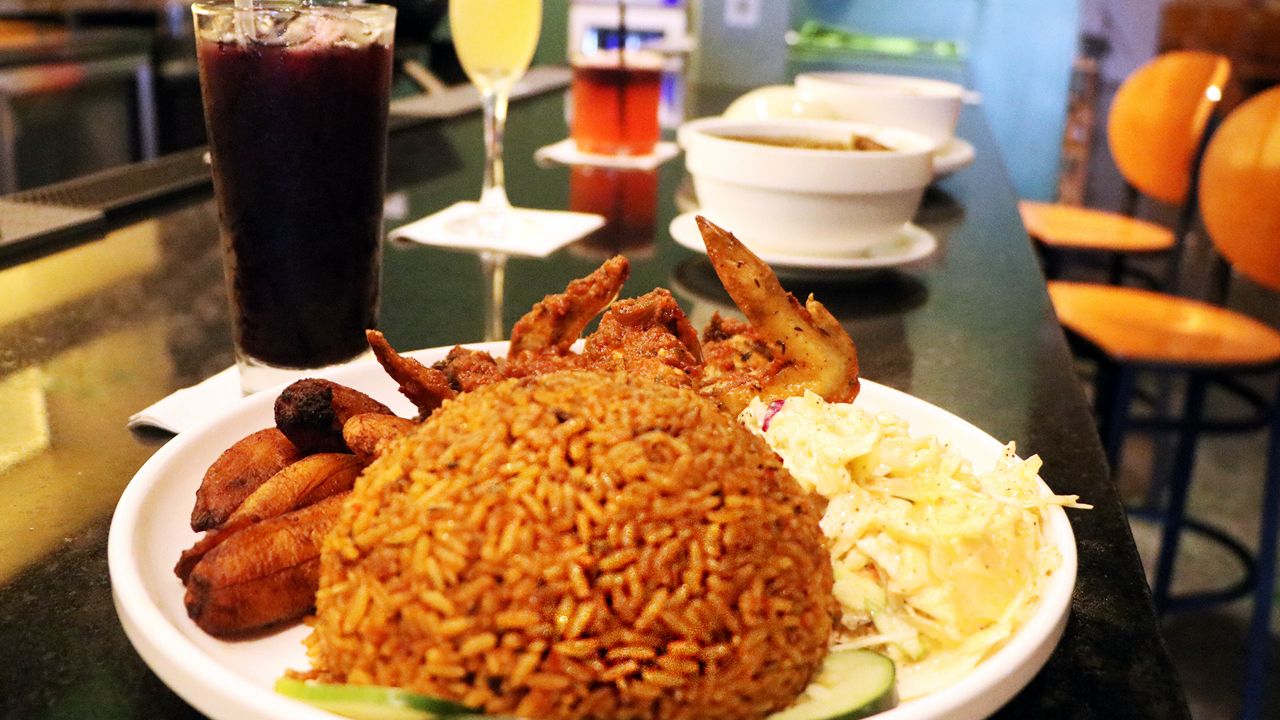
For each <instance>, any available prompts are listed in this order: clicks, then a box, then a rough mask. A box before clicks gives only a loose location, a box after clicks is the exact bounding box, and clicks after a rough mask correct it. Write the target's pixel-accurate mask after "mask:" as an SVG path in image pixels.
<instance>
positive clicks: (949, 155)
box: [933, 137, 978, 180]
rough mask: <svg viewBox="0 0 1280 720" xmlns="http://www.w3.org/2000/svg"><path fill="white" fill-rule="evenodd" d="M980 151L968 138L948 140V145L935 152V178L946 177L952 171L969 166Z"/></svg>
mask: <svg viewBox="0 0 1280 720" xmlns="http://www.w3.org/2000/svg"><path fill="white" fill-rule="evenodd" d="M977 154H978V152H977V151H976V150H974V148H973V145H972V144H970V143H969V141H968V140H963V139H961V138H958V137H953V138H951V139H950V140H948V141H947V144H946V145H943V146H942V147H940V148H938V149H937V150H936V151H934V153H933V177H934V179H935V180H936V179H938V178H944V177H946V176H948V175H950V174H951V173H953V172H955V171H957V170H959V169H961V168H964V167H967V166H968V165H969V163H971V162H973V159H974V158H975V157H976V156H977Z"/></svg>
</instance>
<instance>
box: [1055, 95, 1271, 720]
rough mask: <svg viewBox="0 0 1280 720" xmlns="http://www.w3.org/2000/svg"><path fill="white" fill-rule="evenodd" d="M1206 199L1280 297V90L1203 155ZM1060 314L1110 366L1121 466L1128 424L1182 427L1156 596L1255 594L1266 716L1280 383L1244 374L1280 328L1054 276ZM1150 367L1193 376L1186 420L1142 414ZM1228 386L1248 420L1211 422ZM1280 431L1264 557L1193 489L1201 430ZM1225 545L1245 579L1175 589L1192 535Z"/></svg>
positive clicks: (1112, 426) (1252, 648)
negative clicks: (1220, 524)
mask: <svg viewBox="0 0 1280 720" xmlns="http://www.w3.org/2000/svg"><path fill="white" fill-rule="evenodd" d="M1198 195H1199V203H1200V210H1201V214H1202V216H1203V219H1204V223H1205V226H1206V228H1207V230H1208V232H1209V235H1210V237H1211V239H1212V241H1213V243H1214V246H1215V247H1216V248H1217V250H1218V251H1219V252H1220V253H1221V254H1222V255H1223V257H1224V258H1225V259H1226V260H1227V261H1228V262H1229V263H1231V265H1232V266H1233V267H1234V269H1235V270H1236V271H1237V272H1239V273H1240V274H1241V275H1243V276H1245V277H1248V278H1249V279H1251V280H1253V281H1254V282H1256V283H1258V284H1259V285H1261V286H1262V287H1263V288H1265V289H1267V290H1270V291H1273V292H1276V293H1280V203H1278V202H1276V198H1277V197H1280V88H1276V89H1273V90H1270V91H1267V92H1265V93H1262V94H1260V95H1257V96H1255V97H1253V98H1251V99H1250V100H1248V101H1247V102H1245V103H1244V104H1242V105H1241V106H1239V107H1238V108H1237V109H1236V110H1235V111H1234V112H1232V113H1231V115H1230V116H1229V117H1228V118H1227V119H1226V120H1225V121H1224V122H1223V124H1222V126H1221V127H1220V128H1219V129H1218V131H1217V132H1216V133H1215V134H1214V136H1213V139H1212V140H1211V141H1210V143H1209V145H1208V148H1207V149H1206V151H1205V154H1204V160H1203V163H1202V166H1201V175H1200V181H1199V193H1198ZM1049 292H1050V295H1051V297H1052V298H1053V305H1054V309H1055V310H1056V311H1057V312H1058V317H1059V320H1060V321H1061V322H1062V324H1063V326H1064V327H1065V328H1066V329H1067V331H1068V334H1069V335H1070V336H1071V337H1072V339H1073V340H1074V341H1076V342H1077V344H1078V345H1079V346H1080V347H1081V348H1082V349H1084V350H1085V351H1086V352H1087V353H1089V354H1091V355H1093V356H1094V357H1095V358H1096V359H1097V360H1098V361H1099V376H1098V378H1099V379H1098V382H1097V384H1096V387H1095V396H1096V398H1097V401H1098V406H1099V418H1100V425H1101V431H1102V435H1103V441H1104V445H1105V446H1106V450H1107V455H1108V457H1109V459H1110V460H1111V461H1112V466H1113V467H1114V466H1115V463H1116V461H1117V460H1118V459H1119V457H1120V451H1121V448H1122V444H1123V439H1124V435H1125V432H1126V430H1128V429H1130V428H1131V427H1132V428H1139V427H1146V428H1155V429H1165V430H1174V431H1176V433H1177V437H1178V440H1177V448H1176V451H1175V459H1174V465H1173V472H1172V477H1170V478H1169V490H1168V498H1167V500H1166V501H1165V503H1164V507H1163V509H1162V511H1161V512H1160V513H1158V517H1159V519H1160V520H1161V521H1162V523H1163V525H1162V529H1161V543H1160V552H1159V556H1158V558H1157V560H1156V571H1155V579H1154V581H1153V583H1152V594H1153V596H1154V599H1155V603H1156V606H1157V608H1158V609H1159V610H1161V611H1164V610H1176V609H1186V608H1194V607H1200V606H1204V605H1206V604H1210V603H1218V602H1223V601H1226V600H1232V599H1235V598H1238V597H1242V596H1244V595H1247V594H1249V593H1250V592H1252V594H1253V601H1254V607H1253V618H1252V621H1251V625H1250V629H1249V638H1248V652H1247V655H1246V673H1245V688H1244V713H1243V717H1244V718H1245V719H1246V720H1255V719H1257V718H1260V716H1261V712H1262V699H1263V690H1264V687H1265V678H1266V650H1267V644H1268V643H1269V642H1270V619H1271V606H1272V601H1273V588H1274V587H1275V582H1276V541H1277V535H1278V534H1280V532H1278V531H1280V389H1278V390H1277V394H1276V398H1275V400H1274V401H1270V402H1268V399H1267V398H1266V397H1265V396H1264V395H1263V394H1262V393H1260V392H1258V391H1257V390H1256V388H1255V386H1254V385H1251V384H1249V383H1247V382H1244V381H1242V378H1244V376H1247V375H1250V374H1258V373H1269V374H1272V375H1274V374H1275V371H1276V369H1278V368H1280V330H1277V329H1276V328H1274V327H1271V326H1269V325H1267V324H1265V323H1262V322H1259V321H1258V320H1256V319H1253V318H1251V317H1248V316H1246V315H1243V314H1241V313H1238V312H1235V311H1232V310H1228V309H1225V308H1222V307H1218V306H1216V305H1211V304H1208V303H1203V302H1200V301H1197V300H1192V299H1188V298H1182V297H1177V296H1173V295H1166V294H1161V293H1156V292H1152V291H1148V290H1143V289H1138V288H1125V287H1116V286H1106V285H1089V284H1083V283H1069V282H1052V283H1050V287H1049ZM1139 372H1159V373H1166V374H1167V373H1176V374H1178V375H1182V376H1185V377H1186V378H1187V385H1186V387H1187V390H1186V397H1185V401H1184V407H1183V409H1182V412H1181V414H1180V415H1179V416H1178V417H1176V418H1154V419H1146V420H1141V421H1139V420H1133V419H1131V418H1130V401H1131V398H1132V397H1133V395H1134V386H1135V383H1136V378H1137V375H1138V373H1139ZM1210 386H1213V387H1219V388H1222V389H1225V390H1228V391H1230V392H1232V393H1233V394H1234V395H1235V396H1236V397H1238V398H1239V399H1242V400H1244V401H1246V403H1247V404H1248V405H1249V406H1250V407H1251V409H1252V410H1253V412H1252V413H1251V414H1250V416H1248V417H1244V418H1232V419H1230V420H1223V419H1221V418H1213V417H1208V416H1207V414H1206V412H1205V400H1206V395H1207V392H1208V390H1209V388H1210ZM1262 427H1269V428H1270V434H1269V441H1268V450H1267V461H1266V470H1265V478H1264V483H1263V485H1264V489H1263V501H1262V521H1261V529H1260V533H1259V545H1258V551H1257V553H1256V554H1252V553H1250V552H1249V551H1248V550H1247V549H1246V548H1245V547H1244V546H1243V545H1242V544H1241V543H1239V542H1238V541H1236V540H1235V539H1234V538H1232V537H1230V536H1229V535H1227V534H1226V533H1224V532H1222V531H1221V530H1219V529H1217V528H1215V527H1213V526H1212V525H1210V524H1208V523H1205V522H1202V521H1199V520H1195V519H1193V518H1190V517H1188V516H1187V514H1186V499H1187V491H1188V488H1189V486H1190V482H1191V475H1192V468H1193V467H1194V464H1195V453H1196V444H1197V440H1198V438H1199V436H1200V435H1201V434H1204V433H1208V432H1224V431H1246V430H1257V429H1259V428H1262ZM1184 529H1186V530H1190V531H1194V532H1197V533H1199V534H1201V535H1202V536H1205V537H1207V538H1208V539H1210V540H1213V541H1216V542H1218V543H1220V544H1222V545H1223V546H1224V547H1226V548H1227V549H1228V550H1229V551H1231V552H1232V553H1233V554H1235V555H1236V556H1237V557H1238V558H1239V559H1240V560H1241V561H1242V562H1243V564H1244V567H1245V573H1244V579H1243V580H1241V581H1240V582H1238V583H1236V584H1234V585H1233V586H1231V587H1229V588H1225V589H1222V590H1217V591H1212V592H1207V593H1198V594H1196V595H1183V596H1176V597H1175V596H1171V594H1170V586H1171V584H1172V580H1173V569H1174V559H1175V557H1176V555H1177V548H1178V541H1179V538H1180V535H1181V532H1182V530H1184Z"/></svg>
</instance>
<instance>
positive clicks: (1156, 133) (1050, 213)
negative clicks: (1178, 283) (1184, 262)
mask: <svg viewBox="0 0 1280 720" xmlns="http://www.w3.org/2000/svg"><path fill="white" fill-rule="evenodd" d="M1230 76H1231V63H1230V61H1228V60H1227V58H1225V57H1223V56H1221V55H1215V54H1213V53H1206V52H1192V51H1179V52H1171V53H1166V54H1164V55H1160V56H1158V57H1156V58H1155V59H1154V60H1152V61H1151V62H1149V63H1147V64H1146V65H1144V66H1142V67H1141V68H1139V69H1138V70H1136V71H1134V73H1133V74H1132V75H1130V76H1129V77H1128V78H1126V79H1125V81H1124V83H1123V84H1122V85H1121V86H1120V89H1119V90H1117V91H1116V95H1115V98H1114V99H1113V100H1112V103H1111V110H1110V111H1109V113H1108V115H1107V142H1108V145H1109V147H1110V148H1111V155H1112V158H1113V159H1114V160H1115V163H1116V167H1117V169H1118V170H1119V171H1120V174H1121V175H1122V176H1123V177H1124V179H1125V182H1126V184H1127V185H1128V188H1129V202H1128V207H1127V209H1126V212H1125V213H1123V214H1122V213H1113V212H1107V211H1103V210H1095V209H1090V208H1085V207H1079V206H1074V205H1065V204H1062V203H1042V202H1033V201H1029V200H1024V201H1023V202H1021V203H1020V204H1019V211H1020V212H1021V214H1022V222H1023V224H1024V225H1025V226H1026V228H1027V233H1028V234H1029V235H1030V236H1031V238H1032V239H1033V240H1035V241H1036V242H1037V243H1039V244H1040V246H1041V248H1042V249H1043V250H1044V251H1045V260H1046V271H1047V273H1048V274H1049V275H1050V277H1054V276H1057V275H1058V274H1059V273H1058V268H1057V262H1058V258H1059V256H1060V255H1061V253H1062V252H1063V251H1089V252H1095V253H1108V254H1110V256H1111V259H1112V264H1111V272H1110V281H1111V282H1112V283H1119V282H1120V281H1121V280H1122V279H1123V275H1124V273H1125V266H1124V263H1123V261H1124V257H1125V255H1126V254H1152V253H1163V252H1167V251H1169V250H1171V249H1173V248H1174V247H1176V246H1177V245H1178V240H1179V239H1180V238H1181V237H1182V235H1184V234H1185V232H1186V230H1187V226H1188V225H1189V223H1190V220H1191V217H1192V216H1193V213H1194V203H1191V202H1188V198H1187V195H1188V191H1189V189H1190V187H1191V180H1192V170H1193V168H1194V166H1195V160H1196V154H1197V152H1198V151H1199V148H1200V144H1201V140H1202V139H1203V137H1204V132H1205V128H1206V127H1208V124H1209V120H1210V117H1211V116H1212V114H1213V110H1214V108H1215V106H1216V105H1217V102H1218V100H1219V99H1220V98H1221V97H1222V89H1223V87H1224V86H1225V85H1226V83H1227V80H1228V79H1229V78H1230ZM1140 195H1142V196H1146V197H1149V198H1152V199H1155V200H1159V201H1161V202H1164V203H1168V204H1171V205H1181V206H1182V208H1183V209H1182V213H1181V215H1180V218H1179V221H1178V225H1177V227H1176V228H1174V229H1170V228H1167V227H1164V226H1162V225H1160V224H1157V223H1153V222H1148V221H1145V220H1140V219H1137V218H1134V217H1131V216H1132V215H1133V213H1134V211H1135V210H1136V208H1137V201H1138V198H1139V196H1140ZM1175 272H1176V268H1171V270H1170V275H1172V274H1174V273H1175ZM1151 282H1154V281H1151Z"/></svg>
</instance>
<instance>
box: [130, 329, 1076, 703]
mask: <svg viewBox="0 0 1280 720" xmlns="http://www.w3.org/2000/svg"><path fill="white" fill-rule="evenodd" d="M452 347H453V346H441V347H437V348H428V349H424V350H418V351H414V352H411V353H407V354H408V355H410V356H412V357H416V358H418V359H419V360H424V361H431V360H435V359H438V358H440V357H443V356H444V354H445V353H446V352H448V350H449V349H451V348H452ZM465 347H471V348H475V349H480V350H486V351H489V352H492V353H495V354H500V353H502V352H504V351H505V349H506V342H505V341H500V342H494V343H473V344H468V345H465ZM376 367H377V365H376V363H375V362H374V361H373V360H365V361H360V362H357V363H353V364H351V365H348V366H344V367H342V368H339V369H337V370H333V371H331V372H326V373H322V375H323V376H325V377H328V378H331V379H334V380H335V381H338V382H344V381H349V380H350V379H355V380H356V381H357V383H358V382H359V381H360V379H361V378H362V377H363V376H365V375H368V374H370V372H371V371H372V369H373V368H376ZM375 376H376V375H375ZM388 382H390V381H389V379H388ZM283 387H284V385H281V386H280V387H278V388H274V389H270V390H265V391H263V392H260V393H256V394H254V395H251V396H249V397H246V398H244V399H243V400H241V401H240V402H239V403H238V404H236V405H235V406H234V408H232V409H231V410H228V411H226V412H224V413H220V414H218V415H216V416H213V417H210V418H208V419H206V420H205V421H204V422H202V423H200V424H199V425H198V426H196V427H194V428H193V429H191V430H188V431H186V432H183V433H180V434H179V435H177V436H176V437H174V438H173V439H172V440H170V441H169V442H168V443H167V444H165V446H164V447H162V448H160V450H158V451H157V452H156V453H155V454H154V455H152V456H151V458H149V459H148V460H147V462H146V463H144V464H143V465H142V467H141V468H139V470H138V472H137V473H136V474H135V475H134V477H133V478H132V479H131V480H130V482H129V484H128V486H127V487H126V488H125V490H124V492H123V493H122V494H121V497H120V501H119V502H118V504H117V505H116V509H115V513H114V514H113V516H112V520H111V529H110V532H109V536H108V540H107V560H108V570H109V574H110V579H111V588H112V598H113V600H114V602H115V605H116V612H117V615H118V616H119V619H120V622H121V625H122V626H123V627H124V629H125V633H126V635H127V636H128V638H129V640H130V642H131V643H132V644H133V645H134V648H135V649H136V650H137V651H138V654H139V655H141V656H142V657H143V659H144V661H146V663H147V665H148V666H149V667H150V668H151V669H152V671H153V672H155V673H156V674H157V675H158V676H159V677H160V678H161V680H163V681H164V682H165V684H166V685H168V686H169V687H170V688H171V689H172V690H173V691H174V692H176V693H177V694H178V695H179V696H181V697H182V698H183V699H184V700H186V701H187V702H188V703H190V704H191V705H192V706H194V707H195V708H196V709H197V710H200V711H201V712H204V713H205V714H207V715H209V716H210V717H214V718H222V719H225V720H232V719H233V718H234V719H235V720H240V719H242V718H243V719H245V720H249V719H251V718H262V719H263V720H268V719H276V718H298V719H300V720H332V719H333V718H336V717H337V716H335V715H332V714H330V713H327V712H325V711H322V710H319V709H317V708H313V707H310V706H308V705H305V704H303V703H300V702H298V701H294V700H291V699H289V698H286V697H284V696H281V695H278V694H276V693H275V692H273V691H271V690H270V689H268V688H266V687H263V686H262V685H258V684H254V683H253V682H251V681H249V680H248V679H246V678H245V677H243V676H242V675H239V674H237V673H235V672H232V671H231V670H230V669H229V668H228V667H226V666H224V665H222V664H220V662H219V661H218V660H217V659H215V658H214V657H212V656H211V655H210V654H209V653H208V652H206V651H205V650H204V649H203V648H201V647H199V646H198V645H197V644H196V643H195V642H194V641H192V640H191V639H190V638H188V637H187V636H186V635H184V634H183V632H182V631H181V630H180V629H179V628H178V627H177V626H176V625H174V623H173V622H172V621H171V620H170V618H169V617H167V616H166V615H165V613H164V612H163V611H162V609H161V608H160V604H159V601H158V593H157V592H156V588H153V587H151V586H150V585H149V584H148V583H147V582H146V580H145V577H144V575H145V574H144V572H143V567H142V563H141V559H142V557H143V555H144V554H143V553H139V552H134V548H135V546H136V545H137V543H138V542H140V538H139V537H138V534H137V531H138V529H139V521H140V520H141V519H142V517H143V513H144V510H145V509H146V502H147V500H148V499H149V498H150V497H151V496H152V494H153V493H156V492H158V491H159V490H160V489H161V488H163V487H164V486H165V483H166V481H168V482H178V481H173V480H171V479H170V478H171V476H169V475H166V474H165V472H164V471H165V470H166V469H167V466H168V465H170V464H173V463H175V462H178V458H180V457H182V456H183V455H186V454H190V453H196V452H199V453H203V454H208V453H209V452H210V450H209V449H208V448H207V447H204V446H203V445H202V444H205V443H206V441H208V440H209V439H210V437H209V436H211V435H217V434H219V431H220V430H221V431H222V432H221V434H223V435H226V434H232V435H235V437H236V438H237V439H238V438H239V437H242V436H243V435H244V434H247V433H246V432H244V431H242V430H240V429H239V428H235V429H234V430H231V429H229V428H228V427H227V425H228V424H229V423H232V422H234V421H236V420H238V419H243V418H241V417H240V416H245V415H252V414H254V413H255V412H263V411H266V410H267V409H268V408H269V406H270V405H271V404H273V402H274V397H275V396H276V395H277V394H278V391H279V390H280V389H282V388H283ZM388 387H390V388H391V389H392V391H393V392H394V385H389V386H388ZM862 388H863V390H862V393H860V394H859V401H863V402H866V404H869V405H871V406H872V407H873V408H874V407H876V406H891V408H892V409H890V411H891V412H895V413H896V414H901V415H903V416H904V417H905V418H906V419H907V420H908V422H909V423H910V425H911V427H912V431H913V433H924V434H937V431H936V430H935V429H933V428H943V429H944V432H945V434H946V435H947V439H948V440H950V441H952V444H954V445H956V446H959V447H961V448H969V449H975V450H976V451H978V452H979V453H981V454H983V455H987V454H993V455H994V453H996V452H997V451H998V450H999V449H1000V448H1003V447H1004V444H1003V443H1001V442H1000V441H998V440H997V439H995V438H994V437H992V436H991V435H989V434H988V433H986V432H985V431H983V430H982V429H981V428H978V427H977V426H975V425H973V424H972V423H970V422H968V421H967V420H964V419H963V418H960V417H959V416H957V415H954V414H952V413H950V412H948V411H946V410H944V409H942V408H940V407H938V406H936V405H933V404H931V403H929V402H927V401H925V400H922V399H920V398H917V397H915V396H913V395H910V394H908V393H905V392H902V391H900V390H895V389H893V388H890V387H888V386H885V385H881V384H879V383H876V382H873V381H870V380H866V379H863V380H862ZM393 409H396V408H394V407H393ZM904 409H905V410H906V412H903V410H904ZM236 433H239V434H236ZM224 448H225V446H219V447H217V448H216V452H215V457H216V453H220V452H221V451H222V449H224ZM189 481H190V480H189V479H188V482H189ZM1040 484H1041V489H1042V491H1043V492H1045V493H1049V492H1050V490H1049V488H1048V486H1047V485H1045V483H1044V481H1043V480H1040ZM1043 532H1044V533H1045V536H1046V537H1047V538H1048V539H1049V540H1050V541H1051V542H1052V543H1053V544H1054V546H1055V547H1057V548H1058V550H1059V552H1060V554H1061V564H1060V566H1059V567H1058V568H1057V569H1056V570H1055V571H1054V572H1053V574H1052V575H1051V576H1050V578H1049V581H1048V582H1047V583H1046V584H1045V587H1044V591H1043V593H1042V596H1041V598H1040V603H1039V605H1038V607H1036V609H1035V611H1034V612H1033V613H1032V615H1031V616H1030V617H1029V618H1028V619H1027V620H1026V622H1025V623H1023V625H1022V627H1020V628H1018V630H1017V631H1016V632H1015V633H1014V634H1013V636H1011V637H1010V638H1009V640H1008V641H1007V642H1006V643H1005V644H1004V645H1003V646H1001V647H1000V649H999V650H997V651H996V652H995V653H994V654H993V655H991V656H990V657H988V658H986V659H985V660H983V661H982V662H981V663H979V664H978V666H977V667H975V668H974V669H973V670H972V671H970V672H969V673H968V674H967V675H965V676H963V677H962V678H961V679H960V680H958V681H956V682H955V683H953V684H952V685H950V686H947V687H944V688H942V689H940V690H937V691H935V692H932V693H930V694H928V695H925V696H922V697H919V698H916V699H913V700H909V701H907V702H905V703H903V704H901V705H898V706H897V707H895V708H892V709H890V710H887V711H884V712H882V713H880V714H877V715H876V716H875V717H876V718H877V719H878V720H939V719H941V718H946V719H947V720H979V719H980V718H985V717H987V716H988V715H990V714H991V713H993V712H995V711H996V710H997V709H999V708H1000V707H1001V706H1002V705H1004V704H1005V703H1006V702H1008V700H1009V699H1011V698H1012V697H1013V696H1014V695H1015V694H1017V693H1018V692H1019V691H1020V690H1021V689H1022V688H1023V687H1025V686H1026V684H1027V683H1028V682H1030V680H1031V678H1032V677H1034V676H1035V674H1036V673H1037V672H1039V670H1040V668H1041V667H1042V666H1043V665H1044V663H1045V661H1047V660H1048V657H1049V655H1050V654H1051V653H1052V651H1053V649H1054V648H1055V647H1056V646H1057V643H1058V640H1059V638H1060V637H1061V635H1062V632H1063V630H1064V628H1065V626H1066V621H1067V616H1068V613H1069V610H1070V605H1071V597H1072V592H1073V590H1074V587H1075V579H1076V568H1077V557H1076V543H1075V535H1074V533H1073V532H1072V529H1071V524H1070V522H1069V520H1068V519H1067V516H1066V513H1065V511H1064V510H1063V509H1062V508H1060V507H1057V506H1053V507H1050V508H1048V510H1047V512H1046V522H1045V525H1044V530H1043ZM181 549H182V548H177V547H175V548H173V549H172V552H173V554H174V557H175V558H176V557H177V553H178V552H180V551H181ZM175 581H176V578H175ZM257 639H261V638H257ZM232 642H239V641H232ZM250 642H252V640H250ZM285 669H286V668H285V667H283V666H282V667H281V668H280V669H279V670H280V672H281V673H283V672H284V670H285Z"/></svg>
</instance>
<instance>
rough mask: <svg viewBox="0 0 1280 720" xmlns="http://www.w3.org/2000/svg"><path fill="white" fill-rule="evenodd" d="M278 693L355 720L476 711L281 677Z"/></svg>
mask: <svg viewBox="0 0 1280 720" xmlns="http://www.w3.org/2000/svg"><path fill="white" fill-rule="evenodd" d="M276 692H278V693H280V694H281V695H284V696H286V697H291V698H293V699H294V700H301V701H302V702H304V703H307V704H308V705H314V706H316V707H318V708H320V709H321V710H328V711H329V712H331V713H334V714H337V715H342V716H343V717H349V718H355V720H430V719H431V718H437V717H447V716H457V715H470V714H474V713H476V712H477V711H476V709H475V708H469V707H467V706H465V705H459V704H458V703H455V702H449V701H448V700H441V699H440V698H433V697H431V696H429V695H419V694H418V693H414V692H409V691H408V690H401V689H400V688H393V687H382V686H379V685H336V684H332V683H318V682H306V681H303V680H294V679H293V678H287V677H282V678H280V679H279V680H276Z"/></svg>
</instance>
